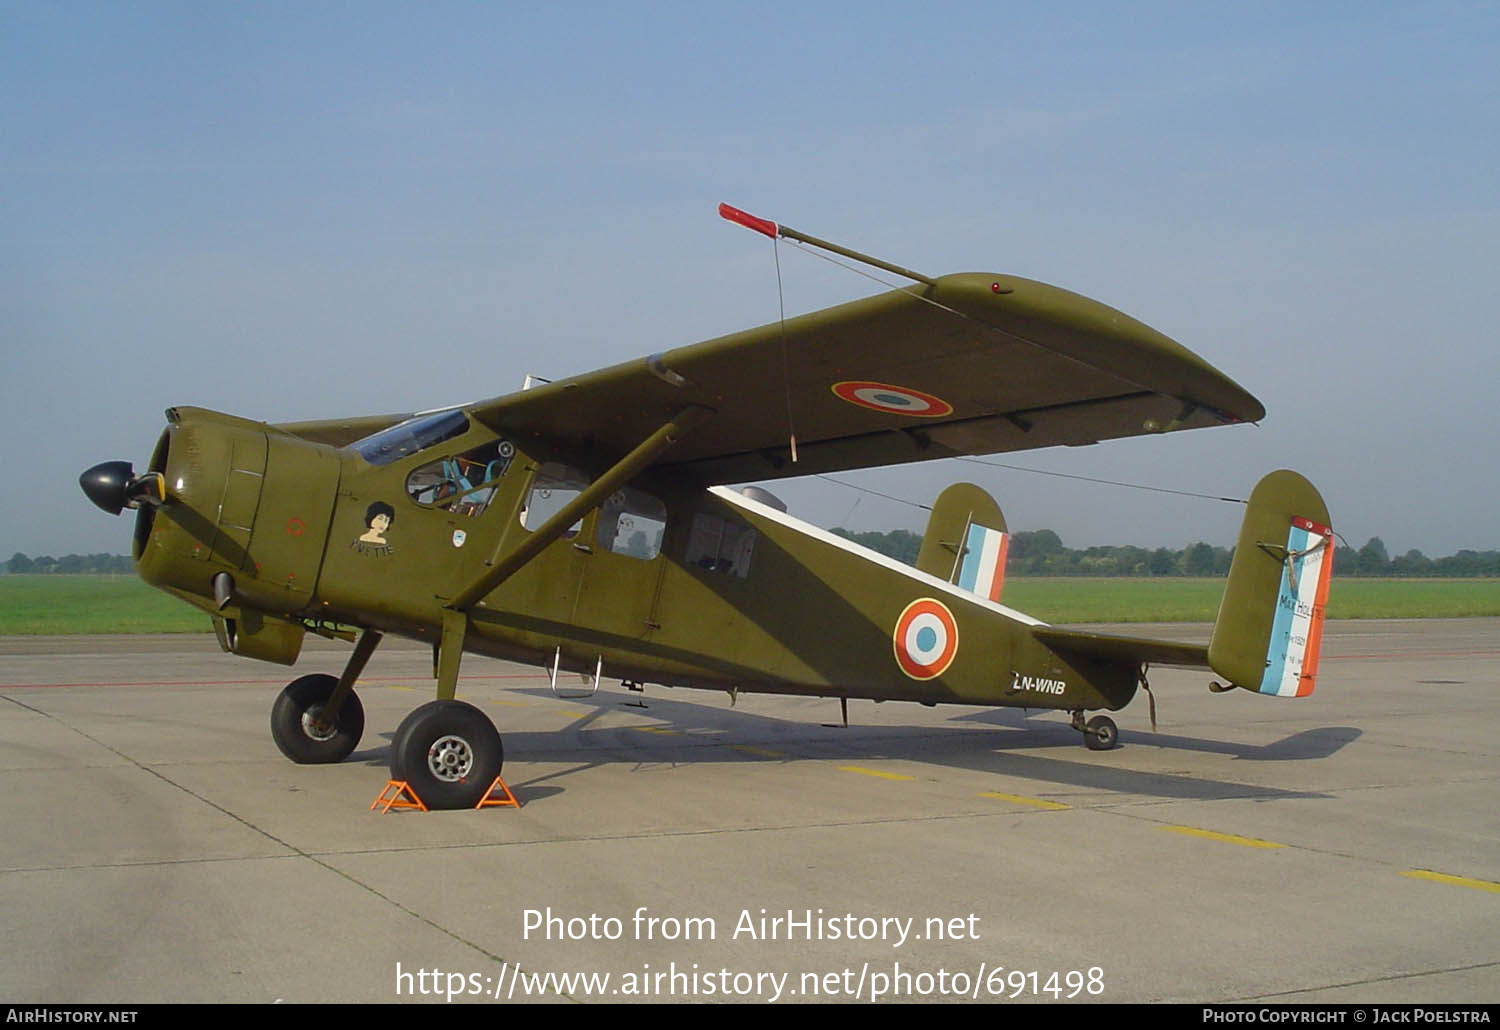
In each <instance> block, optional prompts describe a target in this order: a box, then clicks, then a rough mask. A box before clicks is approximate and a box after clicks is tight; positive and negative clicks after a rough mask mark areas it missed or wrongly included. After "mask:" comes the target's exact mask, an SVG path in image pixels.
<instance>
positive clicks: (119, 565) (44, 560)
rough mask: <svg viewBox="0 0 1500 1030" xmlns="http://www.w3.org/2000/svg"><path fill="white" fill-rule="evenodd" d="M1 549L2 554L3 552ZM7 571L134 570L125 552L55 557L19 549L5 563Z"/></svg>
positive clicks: (20, 572) (19, 572)
mask: <svg viewBox="0 0 1500 1030" xmlns="http://www.w3.org/2000/svg"><path fill="white" fill-rule="evenodd" d="M3 553H4V552H3V551H0V554H3ZM5 571H6V572H14V573H16V574H18V575H19V574H22V573H38V572H42V573H51V572H134V571H135V567H134V566H133V565H132V564H131V563H130V557H129V556H128V555H124V554H65V555H63V556H62V557H61V558H54V557H52V556H51V555H50V554H44V555H42V556H41V557H40V558H28V557H27V556H26V555H24V554H22V553H21V552H20V551H17V552H16V553H15V554H13V555H11V556H10V561H8V562H6V563H5Z"/></svg>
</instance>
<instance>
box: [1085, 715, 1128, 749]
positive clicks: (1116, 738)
mask: <svg viewBox="0 0 1500 1030" xmlns="http://www.w3.org/2000/svg"><path fill="white" fill-rule="evenodd" d="M1083 742H1084V745H1085V746H1086V747H1087V748H1088V749H1089V750H1090V751H1109V750H1111V749H1112V748H1114V746H1115V745H1116V744H1118V743H1119V742H1120V730H1119V728H1118V727H1117V726H1115V721H1114V720H1113V719H1111V718H1110V717H1109V716H1107V715H1096V716H1094V717H1093V718H1092V719H1090V720H1089V721H1088V723H1087V725H1085V726H1084V730H1083Z"/></svg>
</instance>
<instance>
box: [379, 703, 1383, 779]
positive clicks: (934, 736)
mask: <svg viewBox="0 0 1500 1030" xmlns="http://www.w3.org/2000/svg"><path fill="white" fill-rule="evenodd" d="M510 693H511V694H512V695H515V694H522V695H530V696H531V697H534V698H536V699H538V700H540V701H545V702H555V701H556V700H557V699H556V698H554V697H553V696H552V695H551V694H550V693H549V692H548V691H547V690H546V689H545V688H539V689H523V690H512V691H510ZM471 700H472V701H474V703H477V704H479V705H481V707H482V706H483V705H484V704H485V699H482V698H471ZM566 703H567V704H568V705H569V706H571V707H572V708H574V709H578V710H582V711H583V712H584V713H585V714H583V715H582V716H580V717H578V718H575V719H574V721H573V722H572V723H571V724H569V725H567V726H563V727H559V728H558V729H557V730H549V731H516V730H511V731H506V730H505V729H504V727H503V726H502V728H501V730H502V733H503V734H504V740H505V752H506V758H507V766H506V768H507V770H508V771H509V772H510V773H511V775H515V776H516V780H515V781H514V782H512V781H511V780H509V779H507V783H508V784H509V786H510V788H511V790H512V791H513V792H514V793H515V794H516V796H517V797H518V798H519V799H520V800H521V801H522V803H523V804H524V803H529V802H532V801H537V800H540V799H542V798H544V797H548V796H551V795H556V794H560V793H565V792H566V788H565V787H563V786H561V785H559V783H558V781H560V780H566V779H567V777H569V776H571V775H573V774H575V773H577V772H582V771H584V770H587V769H593V768H603V767H608V766H619V767H621V768H622V769H628V770H629V771H631V772H636V773H640V772H649V771H651V770H653V769H659V768H676V767H678V766H680V765H698V764H706V763H723V762H732V763H737V764H738V763H747V764H759V763H783V762H790V761H808V760H820V759H822V760H826V759H838V760H846V761H848V760H857V761H866V762H870V761H892V760H894V761H902V762H916V763H923V764H928V765H937V766H947V767H950V768H954V769H963V770H967V771H971V772H979V773H986V774H993V775H1000V776H1016V777H1022V778H1025V779H1029V780H1035V781H1038V782H1039V783H1051V784H1056V785H1058V786H1061V787H1070V788H1076V789H1083V790H1098V791H1116V792H1119V793H1121V794H1134V795H1144V796H1148V797H1156V798H1163V799H1192V800H1223V799H1229V798H1249V799H1256V800H1283V799H1293V798H1301V799H1319V798H1326V797H1328V795H1327V794H1323V793H1321V792H1317V791H1301V790H1284V789H1281V788H1277V787H1268V786H1263V785H1258V784H1253V783H1246V782H1237V781H1233V780H1219V779H1213V778H1207V777H1202V776H1194V775H1187V774H1183V773H1176V772H1158V771H1149V770H1141V769H1133V768H1126V767H1124V766H1123V765H1108V764H1098V763H1099V762H1100V759H1099V758H1096V757H1092V755H1093V754H1095V753H1089V752H1084V751H1083V750H1082V741H1081V739H1080V737H1079V734H1078V732H1077V731H1076V730H1073V729H1071V728H1070V727H1069V726H1068V725H1067V724H1066V723H1065V722H1062V721H1060V720H1058V719H1055V718H1054V719H1041V718H1036V716H1040V715H1044V714H1053V715H1055V714H1056V713H1044V712H1035V713H1028V712H1026V711H1024V710H1019V709H993V710H985V711H981V712H976V713H972V714H968V715H962V716H957V717H955V718H953V719H951V720H950V721H949V723H948V724H947V725H942V726H877V725H861V724H860V723H859V720H858V714H859V712H858V709H857V708H856V709H855V710H854V711H853V712H852V713H851V722H850V726H849V727H848V728H847V729H845V728H843V727H841V726H839V725H836V724H831V723H815V722H804V721H800V720H792V719H786V718H781V717H775V716H766V715H759V714H754V713H751V712H746V711H745V710H743V709H733V708H715V707H712V706H709V705H705V704H702V703H694V702H683V701H675V700H669V699H665V698H662V697H661V696H660V695H654V696H652V697H651V698H650V700H649V701H648V702H647V703H646V708H645V709H644V710H641V709H639V708H636V707H635V705H637V704H638V703H639V702H637V701H636V699H635V697H634V696H633V695H631V696H630V697H629V700H627V699H626V698H623V697H621V696H620V695H619V694H617V693H604V692H601V693H599V694H597V695H594V696H592V697H587V698H567V699H566ZM626 705H629V706H630V707H628V708H627V707H624V706H626ZM622 710H623V711H640V712H641V714H642V715H643V716H646V717H648V718H649V719H650V720H651V722H650V723H649V724H641V725H636V726H623V725H611V726H598V725H596V724H597V723H598V722H599V721H600V720H601V719H602V718H603V717H605V716H606V715H610V714H614V713H617V712H621V711H622ZM832 711H833V713H834V714H836V713H837V709H836V708H834V709H832ZM1028 716H1031V717H1028ZM955 722H959V723H967V724H968V725H963V726H954V725H952V723H955ZM975 724H978V725H975ZM664 731H665V732H664ZM392 735H393V734H392V733H390V732H387V733H384V734H382V736H384V737H385V738H386V739H387V741H389V739H390V737H391V736H392ZM1360 735H1361V731H1360V730H1358V729H1355V728H1353V727H1344V726H1333V727H1323V728H1320V729H1313V730H1304V731H1302V732H1299V733H1294V734H1292V735H1290V736H1288V737H1284V738H1282V739H1281V740H1278V741H1275V742H1273V743H1270V744H1266V745H1253V744H1244V743H1236V742H1226V741H1212V740H1202V739H1198V738H1195V737H1186V736H1180V735H1175V734H1165V733H1145V732H1130V733H1128V734H1126V735H1124V737H1123V739H1122V743H1121V747H1120V750H1119V751H1118V752H1116V753H1115V755H1116V756H1118V757H1119V758H1120V759H1122V760H1124V761H1128V760H1129V759H1128V755H1129V751H1130V748H1131V747H1132V746H1134V747H1140V748H1150V749H1152V750H1164V749H1171V750H1177V751H1189V752H1199V753H1204V754H1218V755H1227V756H1229V757H1232V758H1236V759H1240V760H1245V761H1251V762H1287V761H1308V760H1313V759H1319V758H1326V757H1328V756H1330V755H1332V754H1334V753H1335V752H1337V751H1339V750H1340V749H1341V748H1343V747H1344V746H1345V745H1346V744H1349V743H1351V742H1352V741H1354V740H1356V739H1358V738H1359V736H1360ZM1038 748H1049V749H1050V748H1056V749H1059V750H1065V751H1066V752H1068V753H1070V754H1071V753H1077V755H1078V757H1077V759H1068V758H1056V757H1052V756H1049V755H1038V754H1035V752H1036V750H1037V749H1038ZM1023 751H1024V752H1026V753H1021V752H1023ZM1085 755H1090V756H1091V757H1090V758H1087V759H1086V758H1085V757H1084V756H1085ZM389 756H390V751H389V747H388V746H382V747H366V748H363V749H361V750H359V751H357V752H355V753H354V754H353V755H351V756H350V759H349V760H350V761H362V762H365V763H367V764H369V765H384V764H385V763H386V762H387V761H388V760H389ZM1109 758H1110V756H1105V758H1104V761H1106V762H1107V761H1109ZM568 759H574V760H577V764H576V765H573V766H571V767H569V768H565V769H560V770H552V771H550V772H547V773H544V774H542V775H539V776H537V777H536V778H534V779H527V778H526V774H525V772H524V771H523V770H524V769H525V767H526V766H525V763H527V762H528V761H532V762H538V761H545V762H557V761H566V760H568ZM517 773H519V774H520V775H516V774H517Z"/></svg>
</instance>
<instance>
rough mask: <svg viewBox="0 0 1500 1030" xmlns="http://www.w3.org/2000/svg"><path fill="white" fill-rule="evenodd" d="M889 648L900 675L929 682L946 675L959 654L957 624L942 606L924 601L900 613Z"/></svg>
mask: <svg viewBox="0 0 1500 1030" xmlns="http://www.w3.org/2000/svg"><path fill="white" fill-rule="evenodd" d="M891 644H892V646H893V648H894V650H895V653H896V664H897V665H899V666H900V667H901V671H902V672H904V673H905V674H906V675H908V676H910V677H911V678H912V679H914V680H930V679H933V678H934V677H937V676H941V675H942V674H943V673H944V672H946V671H947V669H948V666H949V665H951V664H952V663H953V657H954V655H956V654H958V623H957V622H956V621H955V620H954V618H953V613H952V612H950V611H949V610H948V606H947V605H945V604H943V602H941V601H937V600H934V599H932V598H930V597H923V598H920V599H918V600H916V601H913V602H912V603H911V604H909V605H907V606H906V609H905V610H904V611H902V613H901V617H900V618H898V619H897V620H896V629H895V631H894V632H893V633H892V634H891Z"/></svg>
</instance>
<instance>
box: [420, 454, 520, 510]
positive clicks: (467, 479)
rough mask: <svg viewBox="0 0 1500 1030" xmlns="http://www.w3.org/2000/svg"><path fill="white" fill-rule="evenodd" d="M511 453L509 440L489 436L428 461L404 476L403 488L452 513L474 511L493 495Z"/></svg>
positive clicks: (423, 501) (483, 507) (507, 464)
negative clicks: (462, 449) (482, 441)
mask: <svg viewBox="0 0 1500 1030" xmlns="http://www.w3.org/2000/svg"><path fill="white" fill-rule="evenodd" d="M515 454H516V448H515V445H514V444H512V443H511V442H510V441H509V440H491V441H490V442H489V443H486V444H482V445H480V446H479V447H475V448H472V449H471V450H467V451H465V452H464V453H462V454H450V455H449V456H448V457H446V458H439V459H438V460H437V461H429V462H428V463H427V464H425V465H420V466H418V467H417V468H415V469H413V470H412V472H411V474H410V475H409V476H407V477H406V492H407V494H409V495H410V496H411V499H412V500H414V501H416V502H417V503H418V504H422V505H431V506H432V507H435V508H441V509H442V510H443V511H449V512H452V513H453V514H455V515H478V514H479V513H480V512H482V511H484V509H486V508H488V507H489V505H490V501H491V500H493V499H494V496H495V491H496V489H497V488H498V486H499V483H500V477H501V476H503V475H505V470H506V469H508V468H510V462H511V459H512V458H514V457H515Z"/></svg>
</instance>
